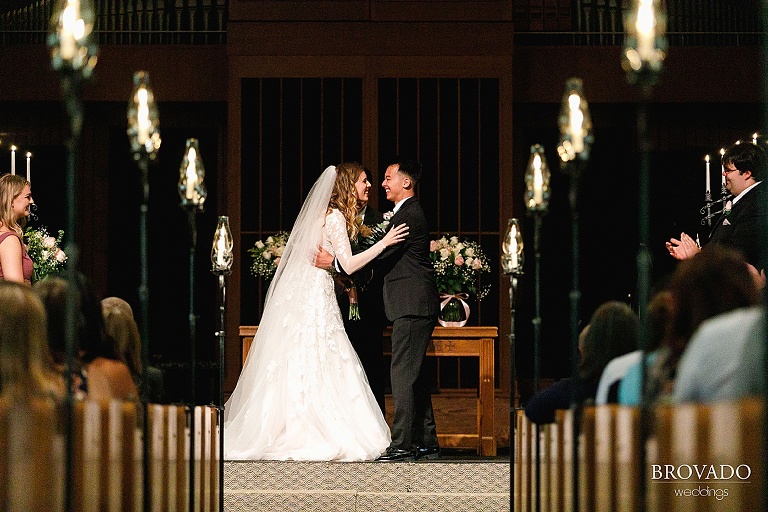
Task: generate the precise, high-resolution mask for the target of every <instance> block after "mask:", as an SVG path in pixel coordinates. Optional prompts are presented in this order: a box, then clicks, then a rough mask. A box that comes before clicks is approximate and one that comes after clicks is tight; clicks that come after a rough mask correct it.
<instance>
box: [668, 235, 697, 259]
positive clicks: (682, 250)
mask: <svg viewBox="0 0 768 512" xmlns="http://www.w3.org/2000/svg"><path fill="white" fill-rule="evenodd" d="M666 246H667V250H668V251H669V254H670V256H672V257H673V258H675V259H676V260H687V259H688V258H692V257H693V256H694V255H695V254H697V253H698V252H699V251H701V248H700V247H699V246H698V245H697V244H696V240H694V239H693V238H691V237H690V236H689V235H687V234H686V233H680V240H678V239H677V238H670V239H669V242H667V244H666Z"/></svg>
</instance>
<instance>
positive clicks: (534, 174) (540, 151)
mask: <svg viewBox="0 0 768 512" xmlns="http://www.w3.org/2000/svg"><path fill="white" fill-rule="evenodd" d="M549 180H550V172H549V166H548V165H547V159H546V157H545V156H544V148H543V147H542V146H541V145H539V144H534V145H533V146H531V155H530V157H529V159H528V167H527V169H526V173H525V189H526V190H525V205H526V208H527V209H528V215H530V216H532V217H533V254H534V285H535V296H534V297H535V300H534V304H535V316H534V318H533V390H534V393H538V392H539V386H540V381H541V221H542V218H543V217H544V215H546V213H547V208H548V207H549V196H550V189H549ZM538 433H539V425H538V424H537V425H536V441H535V447H534V450H535V452H536V455H535V468H536V482H535V486H536V492H535V494H534V496H535V500H536V506H535V510H536V511H538V510H539V508H540V499H539V498H540V495H541V475H540V471H539V470H540V467H541V460H540V452H539V435H538Z"/></svg>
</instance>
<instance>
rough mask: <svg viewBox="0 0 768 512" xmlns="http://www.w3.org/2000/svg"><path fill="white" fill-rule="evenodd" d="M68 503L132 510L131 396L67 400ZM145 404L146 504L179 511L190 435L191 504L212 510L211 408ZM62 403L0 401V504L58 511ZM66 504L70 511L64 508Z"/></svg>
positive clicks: (138, 452) (137, 485)
mask: <svg viewBox="0 0 768 512" xmlns="http://www.w3.org/2000/svg"><path fill="white" fill-rule="evenodd" d="M72 412H73V439H72V443H73V452H72V457H73V460H72V466H71V474H72V489H71V492H72V500H71V502H72V506H71V508H70V510H71V511H74V512H79V511H84V512H90V511H107V512H109V511H120V512H123V511H127V512H131V511H137V512H138V511H140V510H141V508H142V492H143V485H142V476H143V465H142V456H143V450H142V439H141V430H140V429H139V428H137V409H136V405H135V404H133V403H125V402H117V401H113V402H109V403H98V402H92V401H84V402H77V403H75V405H74V407H73V411H72ZM188 412H189V411H188V408H187V407H185V406H174V405H155V404H150V405H149V406H148V421H149V425H148V427H149V439H148V442H149V453H150V458H151V459H150V489H151V493H152V495H151V499H150V502H151V506H152V510H162V511H187V510H188V505H189V494H188V492H189V472H188V468H189V457H190V453H189V446H190V436H191V435H194V436H195V440H196V449H195V454H193V455H194V456H195V484H196V485H195V489H196V492H195V494H196V500H195V511H200V512H214V511H218V505H219V494H218V493H219V488H218V485H219V484H218V482H219V464H218V453H219V452H218V450H219V445H218V439H219V437H218V429H219V425H218V418H219V415H218V410H217V409H216V408H215V407H210V406H198V407H196V408H195V411H194V418H195V420H194V423H193V425H194V428H193V429H192V430H190V428H189V427H190V423H189V420H190V418H189V416H190V415H189V414H188ZM62 417H63V415H62V409H61V407H60V406H56V405H54V404H53V402H45V401H39V400H33V401H32V402H30V403H29V404H14V405H10V404H7V403H3V402H2V401H0V510H3V511H11V512H16V511H19V512H28V511H32V512H36V511H41V512H42V511H45V512H49V511H53V512H57V511H62V510H63V508H64V499H63V496H64V487H65V481H64V478H65V476H64V475H65V474H66V471H65V462H64V461H65V446H64V444H65V443H64V436H63V427H62V424H61V419H62ZM67 512H70V511H67Z"/></svg>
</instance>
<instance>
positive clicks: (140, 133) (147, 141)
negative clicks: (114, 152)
mask: <svg viewBox="0 0 768 512" xmlns="http://www.w3.org/2000/svg"><path fill="white" fill-rule="evenodd" d="M127 119H128V129H127V134H128V140H129V142H130V144H131V152H132V153H133V158H134V160H136V163H137V164H138V167H139V171H140V172H141V190H142V196H141V205H140V206H139V260H140V262H141V282H140V284H139V302H140V303H141V340H142V342H141V365H142V379H141V388H140V389H139V394H140V397H141V407H142V417H143V418H144V421H143V422H142V436H143V439H144V442H143V444H142V454H143V459H142V473H143V480H142V485H143V491H144V492H143V506H144V510H145V511H149V510H150V509H151V506H152V505H151V498H152V494H151V492H150V473H149V467H150V465H149V457H150V453H149V406H148V403H149V382H148V379H147V378H146V377H147V368H149V285H148V281H149V272H148V261H147V213H148V211H149V163H150V162H151V161H154V160H155V158H156V157H157V151H158V149H160V131H159V130H158V126H159V124H160V121H159V116H158V111H157V106H156V104H155V99H154V94H153V93H152V89H151V88H150V86H149V74H148V73H147V72H146V71H138V72H136V73H135V74H134V75H133V93H132V94H131V98H130V100H129V102H128V112H127Z"/></svg>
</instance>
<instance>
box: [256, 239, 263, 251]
mask: <svg viewBox="0 0 768 512" xmlns="http://www.w3.org/2000/svg"><path fill="white" fill-rule="evenodd" d="M256 248H257V249H263V248H264V242H262V241H261V240H259V241H258V242H256Z"/></svg>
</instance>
